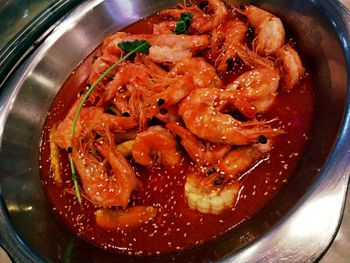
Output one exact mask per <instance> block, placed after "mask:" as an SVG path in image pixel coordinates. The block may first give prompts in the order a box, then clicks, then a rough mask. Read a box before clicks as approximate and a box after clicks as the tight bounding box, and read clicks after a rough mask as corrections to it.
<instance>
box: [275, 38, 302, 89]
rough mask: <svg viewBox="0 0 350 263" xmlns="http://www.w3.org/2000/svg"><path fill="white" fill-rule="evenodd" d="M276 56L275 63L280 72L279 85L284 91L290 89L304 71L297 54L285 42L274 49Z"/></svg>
mask: <svg viewBox="0 0 350 263" xmlns="http://www.w3.org/2000/svg"><path fill="white" fill-rule="evenodd" d="M276 57H277V60H276V65H277V68H278V69H279V70H280V72H281V86H282V88H283V89H284V90H285V91H291V90H292V89H293V88H294V87H295V85H296V84H297V83H298V82H299V80H300V79H301V78H302V77H303V75H304V73H305V69H304V67H303V64H302V63H301V60H300V57H299V54H298V52H296V51H295V50H294V49H293V48H292V47H291V46H290V45H289V44H286V45H284V46H283V47H282V48H280V49H279V50H277V51H276Z"/></svg>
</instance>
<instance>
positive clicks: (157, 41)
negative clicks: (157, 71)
mask: <svg viewBox="0 0 350 263" xmlns="http://www.w3.org/2000/svg"><path fill="white" fill-rule="evenodd" d="M150 42H151V45H152V46H151V47H150V50H149V57H150V58H151V59H152V60H153V61H155V62H158V63H173V62H177V61H179V60H180V59H182V58H190V57H192V56H193V55H194V54H196V53H198V52H200V51H202V50H204V49H205V48H207V47H208V46H209V44H210V41H209V37H208V36H207V35H175V34H162V35H155V36H154V37H153V38H152V39H151V40H150Z"/></svg>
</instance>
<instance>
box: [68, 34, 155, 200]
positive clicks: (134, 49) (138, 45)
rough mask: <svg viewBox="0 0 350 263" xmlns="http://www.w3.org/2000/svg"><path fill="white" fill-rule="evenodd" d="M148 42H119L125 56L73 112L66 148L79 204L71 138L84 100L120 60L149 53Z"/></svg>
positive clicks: (95, 84)
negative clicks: (69, 140) (68, 141)
mask: <svg viewBox="0 0 350 263" xmlns="http://www.w3.org/2000/svg"><path fill="white" fill-rule="evenodd" d="M150 46H151V45H150V44H149V43H148V42H147V41H146V40H135V41H133V42H129V41H126V42H121V43H119V44H118V47H120V48H121V49H122V50H123V51H124V52H127V54H126V55H125V56H122V57H121V58H120V59H118V60H117V61H116V62H115V63H114V64H113V65H112V66H110V67H109V68H108V69H107V70H106V71H105V72H104V73H103V74H102V75H101V76H100V77H99V78H98V79H97V80H96V81H95V82H94V83H93V84H92V85H91V87H89V90H88V91H87V92H86V93H85V95H84V97H83V99H82V100H81V102H80V103H79V106H78V108H77V111H76V112H75V115H74V119H73V124H72V128H71V130H70V138H71V142H70V144H71V145H70V146H69V147H68V148H70V149H71V152H69V153H68V155H69V163H70V167H71V171H72V180H73V183H74V189H75V194H76V196H77V199H78V202H79V204H81V202H82V199H81V194H80V188H79V184H78V179H77V174H76V170H75V165H74V161H73V157H72V151H73V150H74V149H73V147H72V138H73V136H74V132H75V127H76V125H77V122H78V118H79V114H80V111H81V109H82V108H83V106H84V104H85V102H86V101H87V99H88V98H89V96H90V94H91V93H92V92H93V90H94V89H95V88H96V86H97V85H98V84H99V83H100V81H101V80H103V79H104V78H105V77H106V76H107V75H108V74H109V73H110V72H111V71H112V70H113V69H114V68H115V67H116V66H118V65H119V64H120V63H121V62H123V61H124V60H126V59H127V58H128V57H130V56H132V55H133V54H135V53H146V54H148V53H149V48H150Z"/></svg>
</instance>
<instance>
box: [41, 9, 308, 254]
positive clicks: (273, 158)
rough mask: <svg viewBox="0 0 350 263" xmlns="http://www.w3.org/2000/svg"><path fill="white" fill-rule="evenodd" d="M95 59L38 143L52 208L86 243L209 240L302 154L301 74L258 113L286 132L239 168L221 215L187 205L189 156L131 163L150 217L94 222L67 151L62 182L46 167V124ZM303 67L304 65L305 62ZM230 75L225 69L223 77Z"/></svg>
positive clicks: (259, 199) (62, 94)
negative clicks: (125, 222) (235, 193)
mask: <svg viewBox="0 0 350 263" xmlns="http://www.w3.org/2000/svg"><path fill="white" fill-rule="evenodd" d="M159 21H161V18H160V17H159V16H158V15H154V16H151V17H149V18H147V19H143V20H141V21H139V22H137V23H135V24H133V25H131V26H129V27H128V28H126V29H124V30H123V31H125V32H130V33H135V34H137V33H151V32H152V25H153V23H156V22H159ZM93 59H94V53H93V54H91V55H90V56H89V57H88V58H86V59H85V60H84V61H83V62H82V63H81V65H79V66H78V68H77V69H76V70H75V71H74V72H73V73H72V74H71V76H70V77H69V78H68V79H67V81H66V82H65V83H64V85H63V87H62V88H61V90H60V91H59V93H58V95H57V96H56V98H55V100H54V102H53V104H52V107H51V109H50V111H49V113H48V115H47V118H46V121H45V124H44V128H43V137H42V144H41V151H40V160H39V162H40V174H41V180H42V184H43V188H44V190H45V193H46V195H47V198H48V200H49V202H50V203H51V204H52V207H53V210H54V211H55V212H56V214H57V215H58V216H59V218H60V219H62V220H63V221H64V222H65V224H66V225H67V226H68V227H69V228H70V229H71V230H72V231H74V232H75V233H76V234H77V235H79V236H80V237H81V238H83V239H84V240H86V241H87V242H89V243H92V244H94V245H96V246H99V247H101V248H103V249H107V250H110V251H113V252H117V253H129V254H159V253H167V252H173V251H177V250H182V249H187V248H190V247H193V246H195V245H198V244H201V243H203V242H206V241H208V240H212V239H214V238H216V237H217V236H219V235H221V234H223V233H225V232H227V231H229V230H230V229H233V228H234V227H235V226H237V225H238V224H240V223H241V222H243V221H244V220H246V219H248V218H250V217H251V216H253V215H254V214H255V213H257V211H259V210H260V209H262V208H263V207H264V206H265V205H266V204H267V203H268V202H269V200H270V199H271V198H272V197H273V196H274V195H275V194H276V193H277V191H278V190H279V189H280V188H281V187H282V186H283V184H284V183H286V182H287V180H288V178H289V177H290V176H291V175H292V174H293V171H294V170H295V168H296V166H297V165H298V162H299V160H300V158H301V156H302V153H303V149H304V146H305V143H306V141H307V138H308V137H307V136H308V134H309V130H310V125H311V120H312V116H313V106H314V102H313V84H312V80H311V77H310V75H309V74H308V73H306V75H305V77H304V78H303V79H302V80H301V82H300V83H299V84H298V85H297V87H295V89H294V90H293V91H292V92H290V93H286V92H283V91H281V92H279V94H278V96H277V98H276V100H275V104H274V105H273V107H272V108H271V109H270V110H269V111H268V112H266V113H264V114H263V115H262V116H261V119H265V120H270V119H273V118H276V117H278V121H276V122H274V123H273V124H272V126H274V127H276V128H277V127H281V128H283V129H284V130H285V131H286V134H284V135H281V136H278V137H276V138H275V139H274V147H273V149H272V150H271V152H270V155H269V157H268V158H266V159H264V160H262V161H260V162H259V163H258V164H257V165H256V167H254V169H250V170H249V171H248V172H247V173H245V174H244V175H243V176H242V178H241V180H242V188H241V191H240V194H239V199H238V201H237V203H236V205H235V206H234V207H233V208H232V209H228V210H226V211H224V212H222V213H221V214H219V215H207V214H201V213H199V212H197V211H194V210H191V209H190V208H189V207H188V206H187V204H186V200H185V197H184V182H185V179H186V176H185V174H186V170H187V169H188V167H189V163H190V160H189V159H188V157H187V158H186V159H185V161H184V162H183V164H181V165H180V166H179V167H177V168H175V169H164V168H160V167H158V168H157V167H156V168H153V169H146V168H143V167H140V166H136V165H134V168H135V171H136V173H137V176H138V178H140V180H141V181H142V188H140V189H138V191H137V193H136V194H135V199H134V200H135V201H134V203H135V204H137V205H153V206H155V207H157V208H158V214H157V217H156V220H155V221H154V222H152V223H149V224H145V225H142V226H140V227H137V228H134V229H124V230H105V229H103V228H100V227H98V226H97V225H96V223H95V215H94V212H95V211H96V207H94V205H92V204H91V203H90V202H89V201H86V200H84V201H83V206H82V207H81V206H80V205H79V204H78V203H77V200H76V198H75V196H74V194H72V193H68V192H67V191H64V189H73V183H72V180H71V172H70V167H69V163H68V158H67V153H66V151H65V150H64V149H63V150H61V151H60V157H61V160H62V162H61V164H62V168H63V169H62V171H63V172H62V173H63V174H62V177H63V178H64V180H63V181H64V184H63V186H62V187H60V186H58V185H56V184H55V182H54V181H53V178H52V172H51V169H50V149H49V139H48V138H49V136H48V134H49V130H50V128H51V127H52V125H54V124H57V123H59V122H61V121H62V120H63V119H64V117H65V116H66V114H67V112H68V111H69V109H70V107H71V106H72V105H73V103H74V101H75V100H76V99H77V97H78V96H79V92H80V91H81V90H82V89H84V88H85V86H86V81H87V78H88V75H89V72H90V67H91V64H92V62H93ZM306 72H309V70H306ZM232 79H234V78H233V77H232V76H230V75H228V76H227V77H226V79H224V81H226V82H228V81H231V80H232Z"/></svg>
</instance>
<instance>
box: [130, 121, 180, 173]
mask: <svg viewBox="0 0 350 263" xmlns="http://www.w3.org/2000/svg"><path fill="white" fill-rule="evenodd" d="M132 156H133V158H134V160H135V162H137V163H139V164H141V165H144V166H151V165H154V164H155V163H157V162H158V163H159V164H162V165H167V166H174V165H176V164H178V163H179V162H180V159H181V154H180V152H179V151H178V150H177V142H176V139H175V138H174V137H173V136H172V135H171V134H170V132H169V131H168V130H166V129H164V128H163V127H161V126H152V127H151V128H149V129H148V130H147V131H144V132H141V133H139V134H137V136H136V138H135V142H134V145H133V147H132Z"/></svg>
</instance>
